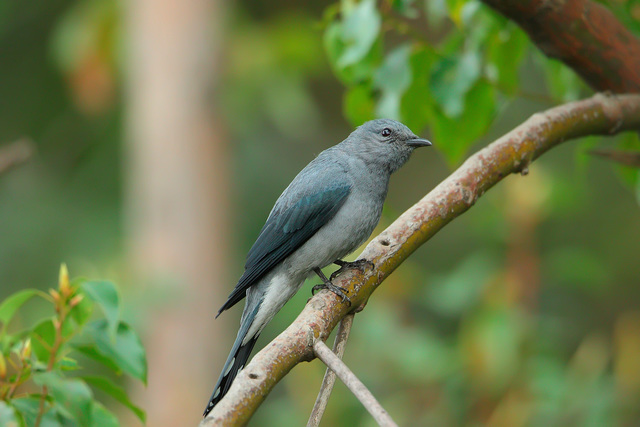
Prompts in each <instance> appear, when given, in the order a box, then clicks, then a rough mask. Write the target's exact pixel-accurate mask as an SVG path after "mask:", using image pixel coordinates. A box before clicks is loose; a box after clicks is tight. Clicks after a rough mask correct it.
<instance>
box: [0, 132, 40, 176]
mask: <svg viewBox="0 0 640 427" xmlns="http://www.w3.org/2000/svg"><path fill="white" fill-rule="evenodd" d="M35 151H36V149H35V145H34V144H33V142H31V141H30V140H28V139H27V138H22V139H19V140H17V141H15V142H12V143H11V144H7V145H5V146H4V147H2V148H0V175H2V174H3V173H5V172H8V171H9V170H11V169H12V168H14V167H15V166H18V165H19V164H21V163H24V162H26V161H27V160H29V158H31V156H33V154H34V153H35Z"/></svg>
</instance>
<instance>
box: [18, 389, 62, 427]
mask: <svg viewBox="0 0 640 427" xmlns="http://www.w3.org/2000/svg"><path fill="white" fill-rule="evenodd" d="M11 405H12V406H13V407H14V408H16V410H17V411H18V413H19V414H20V416H21V417H22V419H23V420H24V423H25V425H27V426H33V425H35V423H36V418H38V412H39V410H40V396H39V395H37V394H35V395H31V396H27V397H19V398H17V399H12V400H11ZM60 426H61V424H60V421H58V419H57V417H56V414H54V413H53V412H52V411H50V410H49V411H47V412H45V413H44V415H43V417H42V420H41V422H40V427H60Z"/></svg>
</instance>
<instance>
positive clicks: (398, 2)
mask: <svg viewBox="0 0 640 427" xmlns="http://www.w3.org/2000/svg"><path fill="white" fill-rule="evenodd" d="M414 3H415V1H414V0H393V1H392V3H391V7H392V8H393V10H394V11H396V12H397V13H399V14H400V15H403V16H406V17H407V18H411V19H415V18H417V17H418V11H417V10H416V9H415V7H414ZM427 3H429V2H427Z"/></svg>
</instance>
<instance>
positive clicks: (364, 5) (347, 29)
mask: <svg viewBox="0 0 640 427" xmlns="http://www.w3.org/2000/svg"><path fill="white" fill-rule="evenodd" d="M342 13H343V15H345V16H344V19H343V21H342V26H341V28H342V35H341V36H342V41H343V42H344V44H345V49H344V51H343V52H342V54H341V55H340V58H338V61H337V64H338V66H339V67H342V68H344V67H347V66H349V65H353V64H355V63H356V62H359V61H360V60H362V59H363V58H364V57H365V56H366V55H367V53H369V50H371V47H372V46H373V44H374V42H375V41H376V39H377V38H378V33H379V31H380V23H381V19H380V15H379V14H378V10H377V9H376V3H375V1H374V0H362V1H360V2H359V3H358V4H357V5H356V6H355V7H353V8H350V9H349V10H345V9H344V8H343V11H342Z"/></svg>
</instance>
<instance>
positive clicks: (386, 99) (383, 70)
mask: <svg viewBox="0 0 640 427" xmlns="http://www.w3.org/2000/svg"><path fill="white" fill-rule="evenodd" d="M410 54H411V46H410V45H408V44H405V45H401V46H400V47H398V48H396V49H394V50H393V51H391V53H389V55H387V57H386V59H385V61H384V62H383V63H382V66H381V67H380V68H379V69H378V70H377V71H376V72H375V74H374V77H373V84H374V86H375V87H376V88H378V89H380V90H381V92H382V96H381V98H380V101H379V102H378V108H377V114H378V116H379V117H386V118H390V119H396V120H400V99H401V98H402V95H403V94H404V92H405V91H406V90H407V88H408V87H409V85H410V84H411V79H412V75H411V65H410V64H409V57H410Z"/></svg>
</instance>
